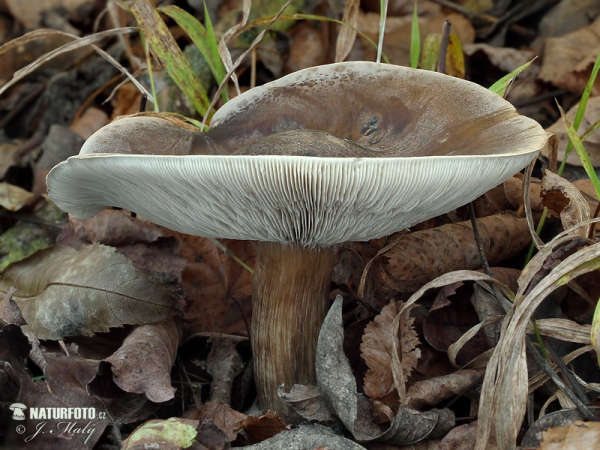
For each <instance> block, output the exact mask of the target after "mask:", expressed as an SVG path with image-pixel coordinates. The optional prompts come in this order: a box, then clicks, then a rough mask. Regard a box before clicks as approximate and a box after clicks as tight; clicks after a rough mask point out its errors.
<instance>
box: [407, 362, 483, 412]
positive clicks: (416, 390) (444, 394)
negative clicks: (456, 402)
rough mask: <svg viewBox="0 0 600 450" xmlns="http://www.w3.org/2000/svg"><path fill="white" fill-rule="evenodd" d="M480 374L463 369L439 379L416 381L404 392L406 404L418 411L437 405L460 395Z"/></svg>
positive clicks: (476, 371) (477, 371)
mask: <svg viewBox="0 0 600 450" xmlns="http://www.w3.org/2000/svg"><path fill="white" fill-rule="evenodd" d="M482 374H483V371H479V370H469V369H465V370H459V371H457V372H454V373H451V374H448V375H443V376H441V377H436V378H430V379H428V380H424V381H417V382H416V383H414V384H413V385H412V386H411V387H409V388H408V391H407V392H406V404H407V405H408V406H410V407H412V408H415V409H419V410H421V409H426V408H428V407H430V406H433V405H437V404H439V403H441V402H442V401H444V400H447V399H449V398H451V397H454V396H456V395H459V394H462V393H463V392H464V391H466V390H467V388H469V386H471V385H472V384H473V382H475V381H477V380H478V379H479V378H480V377H481V375H482Z"/></svg>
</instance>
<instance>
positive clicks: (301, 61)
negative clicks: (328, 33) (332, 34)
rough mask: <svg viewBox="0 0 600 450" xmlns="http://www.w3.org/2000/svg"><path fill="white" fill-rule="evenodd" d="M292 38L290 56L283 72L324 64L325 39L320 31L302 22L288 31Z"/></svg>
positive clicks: (308, 23)
mask: <svg viewBox="0 0 600 450" xmlns="http://www.w3.org/2000/svg"><path fill="white" fill-rule="evenodd" d="M289 34H290V37H291V38H292V45H291V46H290V56H289V58H288V60H287V61H286V65H285V71H286V72H288V73H291V72H296V71H298V70H302V69H306V68H308V67H314V66H319V65H321V64H324V63H325V62H326V58H327V49H326V46H325V42H324V41H325V40H326V37H325V36H323V32H322V30H321V29H319V28H317V27H316V26H314V25H313V24H311V23H310V22H302V23H299V24H298V25H296V26H294V27H293V28H292V29H291V30H290V31H289Z"/></svg>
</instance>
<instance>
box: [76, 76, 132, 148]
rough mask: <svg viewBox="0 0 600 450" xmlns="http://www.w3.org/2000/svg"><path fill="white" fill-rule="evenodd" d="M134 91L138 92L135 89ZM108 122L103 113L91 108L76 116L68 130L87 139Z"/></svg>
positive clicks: (106, 116)
mask: <svg viewBox="0 0 600 450" xmlns="http://www.w3.org/2000/svg"><path fill="white" fill-rule="evenodd" d="M127 86H129V85H127ZM134 89H135V87H134ZM136 91H137V92H139V91H138V90H137V89H136ZM140 95H141V94H140ZM134 112H137V110H136V111H134ZM109 122H110V119H109V118H108V115H107V114H106V113H105V112H104V111H102V110H101V109H99V108H94V107H91V108H88V109H86V110H85V112H84V113H83V114H82V115H81V116H77V117H76V118H75V120H74V121H73V123H72V124H71V125H70V127H69V128H71V130H72V131H73V132H75V133H77V134H78V135H79V136H81V137H82V138H83V139H87V138H89V137H90V136H91V135H92V134H94V133H95V132H96V131H98V130H99V129H100V128H102V127H103V126H104V125H108V123H109Z"/></svg>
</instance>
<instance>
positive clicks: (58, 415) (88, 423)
mask: <svg viewBox="0 0 600 450" xmlns="http://www.w3.org/2000/svg"><path fill="white" fill-rule="evenodd" d="M9 409H10V410H11V411H12V419H13V420H15V421H24V420H26V419H30V421H36V423H35V428H34V429H31V430H27V428H26V427H25V425H24V424H22V423H21V424H18V425H17V427H16V432H17V433H18V434H21V435H25V434H26V436H24V439H23V440H24V441H25V442H31V441H33V440H34V439H35V438H37V437H39V436H40V435H42V434H45V433H49V434H54V435H59V434H67V435H76V434H79V435H82V437H83V440H84V443H87V441H88V439H89V438H90V437H91V436H92V435H93V434H94V432H95V431H96V426H95V425H94V420H95V419H103V418H104V416H105V414H106V413H105V412H99V413H96V408H74V407H68V408H39V407H30V408H28V407H27V405H25V404H23V403H13V404H12V405H10V406H9Z"/></svg>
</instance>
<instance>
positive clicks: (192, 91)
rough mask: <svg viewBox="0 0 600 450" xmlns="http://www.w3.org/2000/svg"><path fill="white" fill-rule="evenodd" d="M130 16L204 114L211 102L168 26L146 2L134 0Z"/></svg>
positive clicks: (176, 81)
mask: <svg viewBox="0 0 600 450" xmlns="http://www.w3.org/2000/svg"><path fill="white" fill-rule="evenodd" d="M131 13H132V14H133V15H134V17H135V19H136V21H137V22H138V24H139V25H140V28H141V30H142V32H143V33H144V37H145V38H146V40H147V42H148V45H149V46H150V48H151V49H152V51H153V52H154V54H155V55H156V56H157V57H158V58H159V60H160V61H161V63H162V64H163V65H164V67H165V68H166V70H167V72H168V73H169V75H170V76H171V78H172V79H173V81H174V82H175V84H177V86H178V87H179V89H181V91H182V92H183V93H184V94H185V96H186V97H187V98H188V99H189V101H190V102H191V103H192V105H194V108H195V109H196V111H198V113H199V114H200V115H204V113H205V112H206V110H207V109H208V108H209V106H210V101H209V99H208V96H207V95H206V91H205V90H204V88H203V87H202V83H201V82H200V80H199V79H198V77H197V76H196V74H195V73H194V70H193V69H192V66H191V65H190V62H189V61H188V60H187V58H186V57H185V55H184V54H183V52H182V51H181V49H180V48H179V46H178V45H177V42H175V39H174V38H173V36H172V35H171V33H170V32H169V29H168V28H167V25H166V24H165V23H164V22H163V20H162V19H161V18H160V16H159V15H158V11H156V9H155V8H154V7H153V6H152V4H151V3H150V1H149V0H137V1H135V2H133V3H132V5H131Z"/></svg>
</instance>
